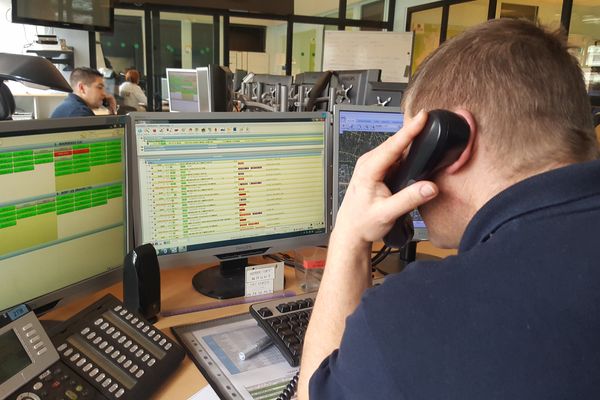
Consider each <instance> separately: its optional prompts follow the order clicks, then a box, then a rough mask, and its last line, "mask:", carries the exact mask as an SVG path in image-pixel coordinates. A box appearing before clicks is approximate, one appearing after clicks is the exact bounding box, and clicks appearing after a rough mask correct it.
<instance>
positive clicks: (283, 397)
mask: <svg viewBox="0 0 600 400" xmlns="http://www.w3.org/2000/svg"><path fill="white" fill-rule="evenodd" d="M299 376H300V371H298V372H296V375H294V377H293V378H292V379H291V380H290V382H289V383H288V384H287V386H286V387H285V389H283V390H282V391H281V393H280V394H279V396H277V397H276V398H275V400H290V399H291V398H292V397H293V396H294V393H296V390H297V389H298V378H299Z"/></svg>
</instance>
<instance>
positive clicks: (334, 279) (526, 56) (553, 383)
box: [299, 19, 600, 400]
mask: <svg viewBox="0 0 600 400" xmlns="http://www.w3.org/2000/svg"><path fill="white" fill-rule="evenodd" d="M402 101H403V108H404V111H405V113H406V115H407V116H408V118H407V121H406V123H405V125H404V127H403V128H402V129H401V130H400V132H399V133H398V134H396V135H394V136H393V137H391V138H390V139H389V140H387V141H386V142H385V143H383V144H382V145H381V146H379V147H378V148H376V149H374V150H372V151H371V152H369V153H367V154H365V155H364V156H363V157H361V158H360V159H359V161H358V163H357V166H356V169H355V171H354V175H353V176H352V179H351V182H350V184H349V187H348V190H347V192H346V196H345V197H344V202H343V203H342V205H341V207H340V210H339V213H338V215H337V218H336V225H335V228H334V230H333V232H332V234H331V238H330V243H329V251H328V256H327V265H326V267H325V272H324V276H323V280H322V282H321V286H320V288H319V293H318V295H317V300H316V303H315V307H314V309H313V313H312V316H311V320H310V323H309V326H308V330H307V332H306V337H305V344H304V348H303V355H302V363H301V367H300V382H299V398H300V399H307V398H308V397H309V395H310V398H311V399H444V400H474V399H477V400H480V399H486V400H489V399H511V400H515V399H519V400H533V399H540V400H541V399H543V400H548V399H557V400H558V399H578V400H581V399H598V398H600V161H599V160H598V147H597V142H596V137H595V134H594V128H593V124H592V118H591V107H590V102H589V98H588V95H587V92H586V89H585V85H584V82H583V76H582V73H581V69H580V67H579V64H578V62H577V60H576V59H575V58H574V57H573V56H571V55H570V53H569V52H568V46H567V44H566V40H565V38H564V35H560V34H553V33H549V32H547V31H545V30H543V29H541V28H539V27H537V26H535V25H534V24H531V23H528V22H525V21H519V20H510V19H500V20H492V21H488V22H486V23H484V24H482V25H479V26H477V27H474V28H472V29H469V30H468V31H466V32H464V33H463V34H461V35H459V36H457V37H454V38H453V39H451V40H449V41H447V42H445V43H444V44H442V45H441V46H440V47H439V48H438V49H437V50H436V51H435V52H434V53H432V54H431V55H430V56H429V57H428V58H427V59H426V60H425V61H424V62H423V63H422V64H421V66H420V67H419V70H418V71H417V73H416V75H415V76H414V79H413V80H412V82H411V84H410V86H409V88H408V90H407V92H406V93H405V95H404V98H403V100H402ZM438 108H441V109H449V110H451V111H454V112H456V113H458V114H460V115H461V116H462V117H463V118H464V119H465V120H466V121H467V122H468V124H469V126H470V139H469V143H468V145H467V147H466V149H465V150H464V152H463V153H462V154H461V155H460V157H459V158H458V160H457V161H455V162H454V163H453V164H451V165H450V166H448V167H446V168H444V169H442V170H440V171H438V172H437V173H436V174H435V175H434V176H432V177H431V178H430V179H431V180H430V181H421V182H417V183H414V184H413V185H410V186H408V187H407V188H406V189H404V190H402V191H400V192H398V193H396V194H394V195H391V193H390V191H389V190H388V188H387V187H386V185H385V184H384V178H385V176H386V172H387V171H388V170H389V169H390V167H391V166H392V165H393V164H394V163H395V162H396V161H397V160H399V159H401V158H402V156H403V154H405V150H406V149H407V147H408V146H409V145H410V143H411V142H412V139H413V138H414V137H416V136H417V134H418V133H419V132H420V130H421V129H422V128H423V127H424V125H425V122H426V119H427V112H426V111H427V110H433V109H438ZM415 207H419V211H420V213H421V215H422V216H423V219H424V220H425V223H426V224H427V227H428V228H429V235H430V239H431V241H432V243H433V244H434V245H436V246H438V247H445V248H457V249H458V254H457V255H456V256H452V257H448V258H446V259H443V260H441V261H417V262H415V263H412V264H410V265H409V266H408V267H407V268H406V269H405V270H404V271H403V272H401V273H399V274H397V275H394V276H389V277H388V278H387V279H386V281H385V283H384V284H382V285H380V286H378V287H375V288H372V289H370V288H369V287H370V285H371V265H370V258H371V246H372V242H373V241H376V240H380V239H381V238H382V237H383V236H384V235H385V234H386V233H387V232H388V231H389V229H390V228H391V226H392V225H393V223H394V221H395V220H396V219H397V218H398V217H399V216H400V215H402V214H405V213H407V212H409V211H411V210H412V209H413V208H415Z"/></svg>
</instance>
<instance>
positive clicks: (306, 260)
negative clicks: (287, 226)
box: [292, 247, 327, 292]
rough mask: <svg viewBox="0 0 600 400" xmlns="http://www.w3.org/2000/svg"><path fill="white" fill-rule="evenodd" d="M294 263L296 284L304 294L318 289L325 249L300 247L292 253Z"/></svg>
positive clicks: (325, 256) (323, 264)
mask: <svg viewBox="0 0 600 400" xmlns="http://www.w3.org/2000/svg"><path fill="white" fill-rule="evenodd" d="M292 254H293V257H294V261H296V282H298V285H299V286H300V288H301V289H302V290H304V291H306V292H312V291H315V290H317V289H318V288H319V284H320V283H321V278H322V277H323V269H324V268H325V261H326V259H327V249H325V248H323V247H302V248H299V249H296V250H294V251H293V252H292Z"/></svg>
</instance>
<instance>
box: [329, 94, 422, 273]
mask: <svg viewBox="0 0 600 400" xmlns="http://www.w3.org/2000/svg"><path fill="white" fill-rule="evenodd" d="M403 124H404V114H403V113H402V111H401V110H400V108H397V107H381V106H352V105H337V106H335V108H334V130H333V140H332V142H333V206H332V216H333V220H332V221H333V223H334V224H335V217H336V214H337V211H338V209H339V207H340V205H341V203H342V201H343V199H344V195H345V194H346V189H347V187H348V183H350V178H351V177H352V174H353V172H354V167H355V165H356V161H357V160H358V158H359V157H360V156H361V155H363V154H364V153H366V152H367V151H369V150H372V149H374V148H375V147H377V146H378V145H380V144H381V143H383V142H384V141H385V140H386V139H387V138H388V137H390V136H391V135H393V134H395V133H396V132H398V131H399V130H400V128H402V126H403ZM411 216H412V218H413V228H414V236H413V239H412V241H411V242H410V243H409V244H408V245H407V246H405V247H404V248H403V249H402V251H401V252H400V253H399V254H398V255H397V259H394V258H393V257H389V258H390V260H391V261H392V262H391V263H390V264H391V265H385V266H384V267H383V268H384V270H385V271H386V272H397V271H399V270H401V269H402V268H403V267H404V265H405V264H406V263H408V262H411V261H414V259H415V256H416V254H415V250H416V242H418V241H422V240H427V239H428V231H427V227H426V226H425V223H424V222H423V219H422V218H421V216H420V215H419V212H418V211H417V210H415V211H413V212H412V213H411ZM390 260H388V261H390Z"/></svg>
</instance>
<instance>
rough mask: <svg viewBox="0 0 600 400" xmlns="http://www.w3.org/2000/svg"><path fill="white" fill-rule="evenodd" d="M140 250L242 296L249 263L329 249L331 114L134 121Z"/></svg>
mask: <svg viewBox="0 0 600 400" xmlns="http://www.w3.org/2000/svg"><path fill="white" fill-rule="evenodd" d="M130 117H131V123H132V132H134V133H135V134H134V135H132V136H131V139H132V142H133V143H132V146H131V154H130V156H131V158H130V159H131V164H132V179H131V183H132V192H131V193H132V196H131V197H132V210H133V213H134V215H133V220H134V229H135V231H134V233H135V234H134V236H135V244H136V245H140V244H143V243H152V244H153V245H154V247H155V248H156V250H157V253H158V255H159V262H160V267H161V268H167V267H170V266H193V265H197V264H199V263H203V262H215V261H216V262H218V263H219V265H217V266H215V267H212V268H209V269H206V270H203V271H202V272H200V273H199V274H197V275H196V276H195V277H194V279H193V285H194V288H195V289H196V290H198V291H199V292H201V293H203V294H205V295H208V296H211V297H216V298H230V297H238V296H243V295H244V288H245V287H244V284H245V275H244V272H245V267H246V265H247V263H248V260H247V258H248V257H250V256H255V255H264V254H270V253H276V252H279V251H283V250H287V249H291V248H297V247H303V246H314V245H322V244H325V243H326V242H327V236H328V233H329V230H328V227H329V225H330V221H329V207H328V199H329V196H330V192H329V191H328V190H329V188H330V185H328V175H327V170H328V168H327V166H328V151H327V138H328V132H329V126H330V115H329V113H322V112H318V113H299V112H295V113H189V114H183V113H169V114H167V113H132V114H130Z"/></svg>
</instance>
